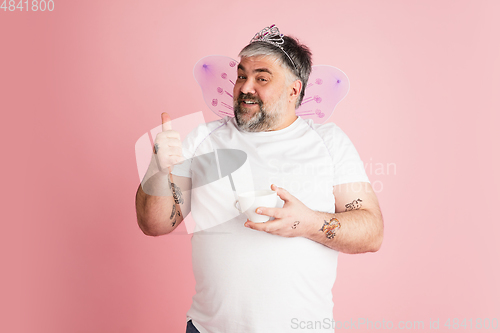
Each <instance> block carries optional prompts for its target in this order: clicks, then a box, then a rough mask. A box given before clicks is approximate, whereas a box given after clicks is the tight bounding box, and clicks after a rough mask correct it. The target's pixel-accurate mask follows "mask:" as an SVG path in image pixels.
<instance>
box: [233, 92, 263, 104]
mask: <svg viewBox="0 0 500 333" xmlns="http://www.w3.org/2000/svg"><path fill="white" fill-rule="evenodd" d="M244 100H247V101H252V102H256V103H258V104H259V105H262V100H261V99H260V98H259V97H257V96H254V95H251V94H244V93H240V95H239V96H238V99H237V101H238V104H239V103H241V102H243V101H244Z"/></svg>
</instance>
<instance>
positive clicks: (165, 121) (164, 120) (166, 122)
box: [161, 112, 172, 132]
mask: <svg viewBox="0 0 500 333" xmlns="http://www.w3.org/2000/svg"><path fill="white" fill-rule="evenodd" d="M161 129H162V131H163V132H166V131H169V130H171V129H172V119H170V116H169V115H168V113H166V112H163V113H162V114H161Z"/></svg>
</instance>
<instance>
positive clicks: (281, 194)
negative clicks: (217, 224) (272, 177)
mask: <svg viewBox="0 0 500 333" xmlns="http://www.w3.org/2000/svg"><path fill="white" fill-rule="evenodd" d="M271 190H273V191H276V193H277V194H278V196H279V197H280V198H281V200H283V201H284V202H288V201H290V200H292V199H293V198H295V197H294V196H293V195H291V194H290V193H288V191H287V190H285V189H284V188H282V187H278V186H276V185H274V184H272V185H271Z"/></svg>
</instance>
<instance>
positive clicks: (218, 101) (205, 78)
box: [193, 55, 238, 118]
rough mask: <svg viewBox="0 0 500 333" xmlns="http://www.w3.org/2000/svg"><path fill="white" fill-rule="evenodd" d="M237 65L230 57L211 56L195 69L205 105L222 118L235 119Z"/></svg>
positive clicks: (198, 63)
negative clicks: (234, 97) (234, 100)
mask: <svg viewBox="0 0 500 333" xmlns="http://www.w3.org/2000/svg"><path fill="white" fill-rule="evenodd" d="M237 65H238V62H237V61H236V60H234V59H231V58H229V57H225V56H219V55H211V56H207V57H205V58H202V59H200V60H199V61H198V62H197V63H196V65H195V66H194V69H193V74H194V78H195V79H196V81H197V82H198V84H199V85H200V87H201V90H202V92H203V99H204V100H205V103H206V104H207V105H208V107H209V108H210V110H212V111H213V112H215V114H216V115H218V116H219V117H221V118H223V117H225V116H231V117H234V112H233V88H234V82H235V81H236V75H237V67H236V66H237Z"/></svg>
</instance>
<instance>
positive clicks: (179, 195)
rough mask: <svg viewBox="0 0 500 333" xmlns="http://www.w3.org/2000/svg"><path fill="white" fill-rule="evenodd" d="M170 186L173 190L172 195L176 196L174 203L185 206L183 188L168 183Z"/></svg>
mask: <svg viewBox="0 0 500 333" xmlns="http://www.w3.org/2000/svg"><path fill="white" fill-rule="evenodd" d="M168 185H169V187H170V189H171V190H172V195H173V196H174V201H175V203H176V204H183V203H184V199H183V198H182V191H181V188H180V187H179V186H177V185H175V184H174V183H172V182H170V180H169V181H168Z"/></svg>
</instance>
